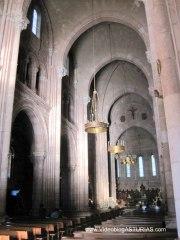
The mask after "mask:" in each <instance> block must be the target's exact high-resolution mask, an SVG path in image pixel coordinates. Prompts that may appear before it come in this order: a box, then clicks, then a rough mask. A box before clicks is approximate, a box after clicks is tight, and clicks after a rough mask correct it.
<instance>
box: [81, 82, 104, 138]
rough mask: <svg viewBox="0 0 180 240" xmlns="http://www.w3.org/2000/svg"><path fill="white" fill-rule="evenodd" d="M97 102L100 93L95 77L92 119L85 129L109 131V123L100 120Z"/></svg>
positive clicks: (87, 130)
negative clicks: (96, 87)
mask: <svg viewBox="0 0 180 240" xmlns="http://www.w3.org/2000/svg"><path fill="white" fill-rule="evenodd" d="M97 102H98V94H97V91H96V89H95V78H94V90H93V96H92V99H91V113H90V121H89V122H88V123H86V124H85V131H86V132H87V133H92V134H97V133H102V132H107V128H108V124H107V123H104V122H100V121H99V120H98V117H97Z"/></svg>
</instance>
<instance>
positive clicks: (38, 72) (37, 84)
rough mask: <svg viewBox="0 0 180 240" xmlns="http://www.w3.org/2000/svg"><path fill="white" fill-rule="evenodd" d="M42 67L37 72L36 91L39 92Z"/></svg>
mask: <svg viewBox="0 0 180 240" xmlns="http://www.w3.org/2000/svg"><path fill="white" fill-rule="evenodd" d="M39 80H40V69H38V71H37V73H36V93H37V94H39Z"/></svg>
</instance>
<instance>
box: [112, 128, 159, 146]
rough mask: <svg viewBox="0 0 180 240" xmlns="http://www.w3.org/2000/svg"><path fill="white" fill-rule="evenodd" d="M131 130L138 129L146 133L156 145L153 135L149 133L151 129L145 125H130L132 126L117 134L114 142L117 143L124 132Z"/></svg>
mask: <svg viewBox="0 0 180 240" xmlns="http://www.w3.org/2000/svg"><path fill="white" fill-rule="evenodd" d="M132 128H139V129H142V130H143V131H145V132H147V133H148V134H149V135H150V136H151V137H152V139H153V141H154V143H155V144H157V141H156V138H155V135H153V133H152V131H151V128H150V127H148V126H146V125H144V126H143V127H142V126H140V125H138V124H136V125H135V124H134V125H132V126H129V127H127V128H126V129H123V130H122V132H121V133H120V134H119V136H118V137H117V139H116V142H117V141H118V139H120V138H121V136H122V135H123V134H124V133H125V132H126V131H128V130H130V129H132Z"/></svg>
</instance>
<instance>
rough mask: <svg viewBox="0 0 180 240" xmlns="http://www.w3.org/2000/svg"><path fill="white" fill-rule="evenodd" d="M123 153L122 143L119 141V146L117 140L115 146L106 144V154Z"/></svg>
mask: <svg viewBox="0 0 180 240" xmlns="http://www.w3.org/2000/svg"><path fill="white" fill-rule="evenodd" d="M124 151H125V146H124V141H121V144H120V143H119V140H118V142H117V144H116V145H110V143H108V152H110V153H111V154H117V153H122V152H124Z"/></svg>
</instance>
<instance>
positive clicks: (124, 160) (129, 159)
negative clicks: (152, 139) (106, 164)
mask: <svg viewBox="0 0 180 240" xmlns="http://www.w3.org/2000/svg"><path fill="white" fill-rule="evenodd" d="M136 158H137V156H136V155H134V154H126V155H124V156H120V155H119V154H116V155H115V159H117V160H119V161H120V163H121V164H129V165H131V164H135V162H136Z"/></svg>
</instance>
